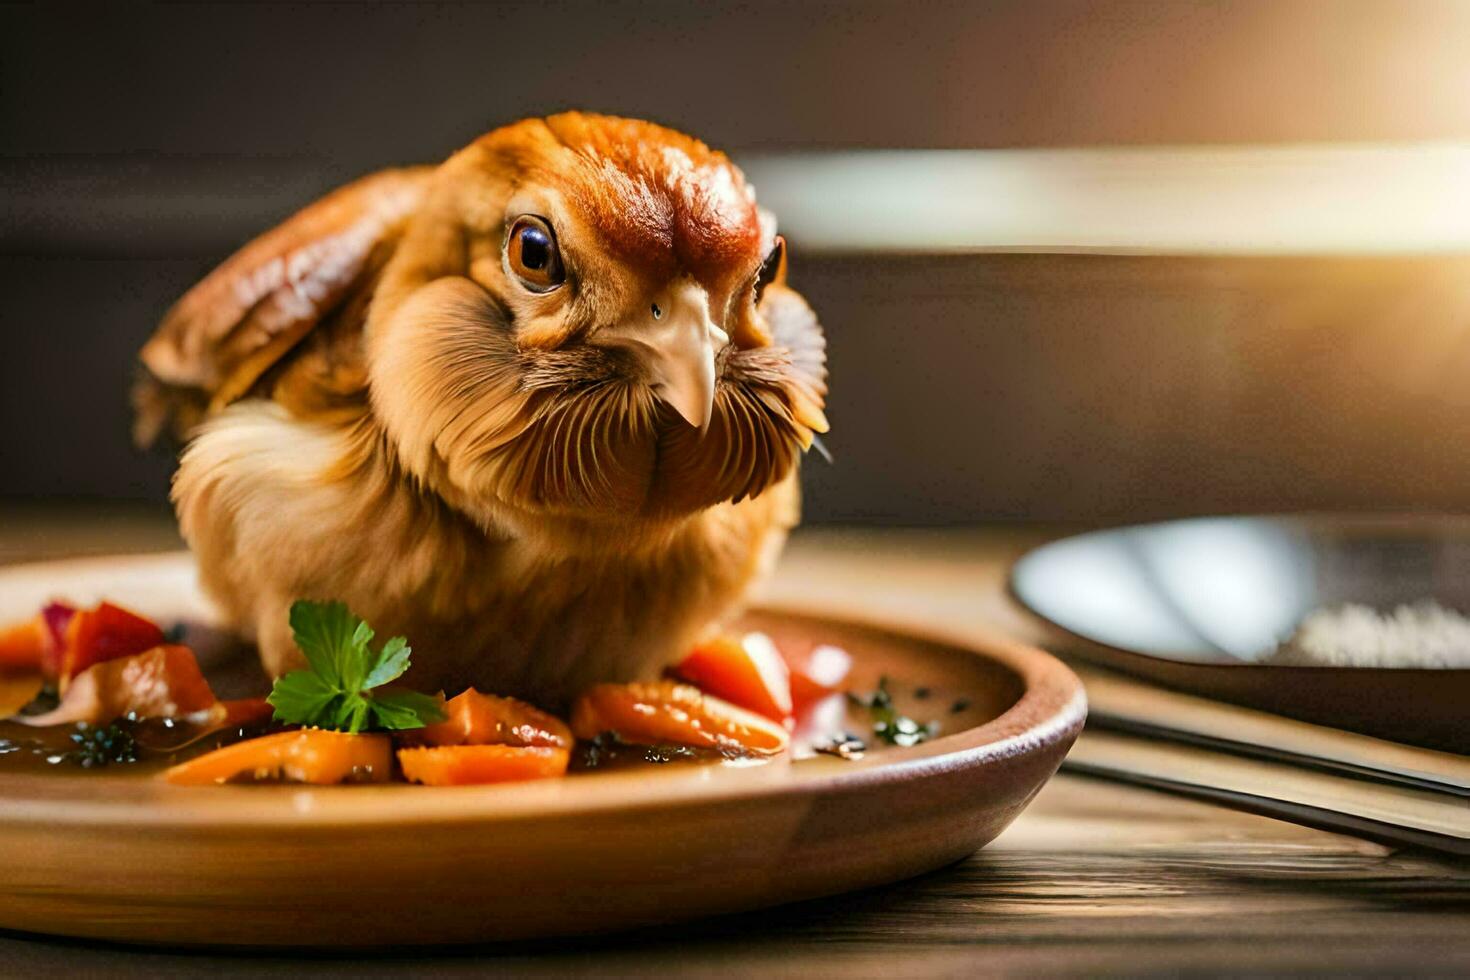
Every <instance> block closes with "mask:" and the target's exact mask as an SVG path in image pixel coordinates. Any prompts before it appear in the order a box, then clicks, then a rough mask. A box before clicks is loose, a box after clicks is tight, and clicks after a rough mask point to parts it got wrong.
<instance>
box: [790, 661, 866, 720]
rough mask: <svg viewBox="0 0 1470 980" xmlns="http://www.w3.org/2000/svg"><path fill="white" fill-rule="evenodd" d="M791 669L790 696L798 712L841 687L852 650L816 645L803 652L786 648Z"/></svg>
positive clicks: (849, 668) (849, 670)
mask: <svg viewBox="0 0 1470 980" xmlns="http://www.w3.org/2000/svg"><path fill="white" fill-rule="evenodd" d="M786 662H787V664H788V665H790V669H791V699H792V702H793V704H794V707H795V710H796V711H797V712H798V713H800V712H801V711H802V709H804V708H805V707H806V706H807V705H810V704H815V703H816V702H818V701H820V700H822V699H823V698H825V697H828V696H829V695H832V694H835V693H837V692H838V691H840V690H841V689H842V682H843V681H845V680H847V675H848V674H849V673H850V672H851V671H852V654H850V653H848V652H847V651H846V650H844V649H842V648H841V647H834V646H828V645H825V644H824V645H819V646H815V647H812V648H811V649H809V650H807V651H806V652H804V653H802V652H792V651H787V652H786Z"/></svg>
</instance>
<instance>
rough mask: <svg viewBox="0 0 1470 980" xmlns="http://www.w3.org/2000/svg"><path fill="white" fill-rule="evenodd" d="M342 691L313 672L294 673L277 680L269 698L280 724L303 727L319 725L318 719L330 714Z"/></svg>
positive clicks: (300, 671) (296, 671) (299, 671)
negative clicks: (295, 724)
mask: <svg viewBox="0 0 1470 980" xmlns="http://www.w3.org/2000/svg"><path fill="white" fill-rule="evenodd" d="M341 695H342V692H341V691H339V690H338V689H337V688H335V687H333V686H332V685H331V684H329V683H327V681H326V680H325V679H323V678H322V676H321V675H320V674H317V673H314V672H313V671H310V670H293V671H291V673H289V674H287V675H286V676H285V677H279V678H277V679H276V683H275V686H274V687H272V688H271V693H270V697H268V698H266V700H267V701H268V702H270V704H271V706H272V707H274V708H275V709H276V710H275V717H276V720H277V721H288V722H295V723H299V724H302V725H315V724H318V722H317V721H316V719H317V718H320V717H321V716H323V715H324V714H327V713H328V711H329V709H331V708H333V707H334V702H336V700H337V699H338V698H339V697H341Z"/></svg>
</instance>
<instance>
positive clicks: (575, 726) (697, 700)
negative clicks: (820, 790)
mask: <svg viewBox="0 0 1470 980" xmlns="http://www.w3.org/2000/svg"><path fill="white" fill-rule="evenodd" d="M572 731H573V732H574V733H576V736H577V737H578V738H582V739H592V738H596V737H597V736H598V735H600V734H602V733H603V732H616V733H617V734H618V736H619V737H620V738H622V739H623V741H625V742H632V743H634V744H636V745H665V744H675V745H693V746H700V747H704V748H715V749H735V750H738V751H742V752H749V753H754V754H756V755H775V754H776V753H778V752H781V751H784V750H785V748H786V746H787V744H788V743H789V742H790V736H788V735H787V734H786V729H785V728H783V727H781V726H780V725H778V724H776V723H775V722H773V721H771V720H770V719H768V718H765V717H763V716H761V715H758V714H756V713H755V712H753V711H746V710H745V709H744V708H741V707H737V706H736V705H733V704H731V703H730V702H728V701H723V700H721V699H720V698H717V697H715V696H713V695H710V694H705V693H703V692H702V691H700V690H699V688H697V687H692V686H690V685H688V684H678V683H675V682H674V681H658V682H655V683H648V684H641V683H635V684H599V685H597V686H596V687H594V688H592V689H591V690H589V691H587V692H586V693H585V694H583V695H582V696H581V697H580V698H578V699H577V703H576V705H575V706H573V708H572Z"/></svg>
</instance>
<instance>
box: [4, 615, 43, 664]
mask: <svg viewBox="0 0 1470 980" xmlns="http://www.w3.org/2000/svg"><path fill="white" fill-rule="evenodd" d="M50 648H51V632H50V631H49V630H48V629H47V628H46V621H45V619H43V618H42V617H40V616H36V617H35V618H34V619H27V620H26V621H25V622H22V623H15V624H14V625H12V626H7V627H5V628H4V629H0V670H6V671H39V670H40V669H41V666H42V664H43V663H44V661H45V659H46V653H47V651H48V650H49V649H50Z"/></svg>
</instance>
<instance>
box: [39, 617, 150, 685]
mask: <svg viewBox="0 0 1470 980" xmlns="http://www.w3.org/2000/svg"><path fill="white" fill-rule="evenodd" d="M162 643H163V630H161V629H159V628H158V624H157V623H155V622H153V621H152V620H149V619H144V618H143V617H142V616H139V615H137V614H136V613H131V612H129V611H128V610H126V609H124V608H122V607H121V606H114V605H113V604H112V603H110V602H104V603H102V604H101V605H99V606H98V607H97V608H96V609H87V610H83V611H81V612H78V613H76V614H75V615H73V616H72V617H71V621H70V622H69V623H68V624H67V627H66V641H65V644H64V646H63V649H62V652H61V672H60V681H61V690H62V691H63V692H65V691H66V687H67V685H68V684H69V683H70V682H71V679H72V678H73V677H76V676H77V675H78V674H80V673H81V672H82V671H84V670H86V669H87V668H88V667H91V666H92V665H93V664H99V663H104V662H106V661H108V660H116V659H118V658H119V657H131V656H133V655H134V654H137V653H142V652H143V651H144V650H151V649H153V648H154V647H156V646H159V645H160V644H162Z"/></svg>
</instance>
